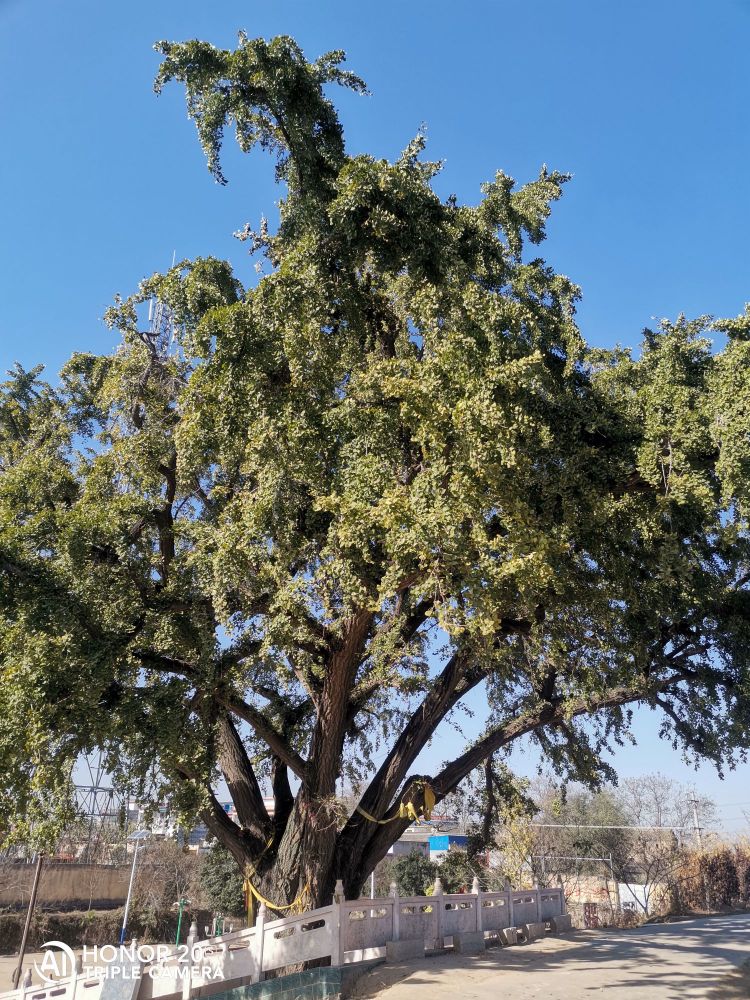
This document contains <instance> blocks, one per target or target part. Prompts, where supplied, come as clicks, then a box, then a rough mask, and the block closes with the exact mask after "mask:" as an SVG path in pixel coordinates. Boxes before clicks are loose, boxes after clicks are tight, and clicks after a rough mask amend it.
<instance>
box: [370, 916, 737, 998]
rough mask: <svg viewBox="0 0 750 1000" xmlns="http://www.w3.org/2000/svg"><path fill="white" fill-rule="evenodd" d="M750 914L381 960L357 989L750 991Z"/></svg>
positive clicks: (630, 994)
mask: <svg viewBox="0 0 750 1000" xmlns="http://www.w3.org/2000/svg"><path fill="white" fill-rule="evenodd" d="M746 961H750V914H741V915H733V916H720V917H709V918H707V919H702V920H690V921H684V922H679V923H673V924H650V925H648V926H646V927H640V928H638V929H637V930H630V931H612V930H599V931H575V932H573V933H572V934H570V935H566V937H565V938H550V937H548V938H546V939H544V940H543V941H537V942H534V943H533V944H529V945H519V946H518V947H515V948H503V949H497V948H493V949H491V950H489V951H488V952H486V954H485V955H484V956H481V957H469V956H461V955H457V956H455V957H454V956H453V955H452V954H446V955H441V956H439V957H436V958H431V959H425V961H424V962H422V963H405V964H404V965H401V966H378V967H377V968H376V969H374V970H373V971H372V972H371V973H370V974H369V975H368V976H366V977H365V978H363V979H362V980H360V982H359V983H358V984H357V988H356V991H355V996H357V997H360V998H364V997H376V996H377V997H378V1000H455V998H456V997H459V998H461V1000H497V997H502V998H504V1000H536V998H539V1000H588V998H591V1000H593V998H594V997H603V998H604V1000H684V998H691V1000H693V998H707V1000H708V998H710V1000H719V998H722V1000H724V998H726V1000H730V998H732V1000H733V998H735V997H736V998H740V997H750V972H743V971H741V970H740V966H741V965H742V964H743V963H744V962H746Z"/></svg>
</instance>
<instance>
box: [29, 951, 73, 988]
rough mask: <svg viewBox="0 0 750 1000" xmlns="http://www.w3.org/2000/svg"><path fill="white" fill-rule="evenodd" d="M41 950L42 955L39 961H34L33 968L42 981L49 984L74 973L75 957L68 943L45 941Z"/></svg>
mask: <svg viewBox="0 0 750 1000" xmlns="http://www.w3.org/2000/svg"><path fill="white" fill-rule="evenodd" d="M42 951H43V952H44V956H43V958H42V960H41V962H34V969H35V971H36V974H37V975H38V976H39V978H40V979H41V980H42V982H44V983H47V984H49V983H53V982H54V981H55V980H56V979H67V978H68V977H70V976H72V975H74V973H75V970H76V957H75V954H74V952H73V949H72V948H71V947H70V945H67V944H65V943H64V942H63V941H45V942H44V944H43V945H42Z"/></svg>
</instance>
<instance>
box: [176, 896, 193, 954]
mask: <svg viewBox="0 0 750 1000" xmlns="http://www.w3.org/2000/svg"><path fill="white" fill-rule="evenodd" d="M176 905H177V906H178V907H179V911H178V913H177V937H176V938H175V942H174V943H175V944H179V943H180V930H181V928H182V911H183V910H184V909H185V907H186V906H190V900H189V899H185V897H184V896H180V898H179V899H178V900H177V904H176Z"/></svg>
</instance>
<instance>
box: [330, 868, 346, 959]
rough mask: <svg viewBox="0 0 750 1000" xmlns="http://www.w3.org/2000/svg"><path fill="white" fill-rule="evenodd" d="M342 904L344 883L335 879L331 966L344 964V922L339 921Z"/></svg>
mask: <svg viewBox="0 0 750 1000" xmlns="http://www.w3.org/2000/svg"><path fill="white" fill-rule="evenodd" d="M343 902H344V883H343V882H342V881H341V879H340V878H339V879H336V887H335V888H334V890H333V913H332V927H331V935H332V940H331V965H343V964H344V946H343V937H344V921H343V920H342V919H341V904H342V903H343Z"/></svg>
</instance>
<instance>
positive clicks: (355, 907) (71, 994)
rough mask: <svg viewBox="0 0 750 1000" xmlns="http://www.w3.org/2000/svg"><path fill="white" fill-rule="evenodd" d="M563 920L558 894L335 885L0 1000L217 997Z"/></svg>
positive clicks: (559, 891) (555, 891)
mask: <svg viewBox="0 0 750 1000" xmlns="http://www.w3.org/2000/svg"><path fill="white" fill-rule="evenodd" d="M563 914H565V897H564V895H563V890H562V888H560V887H555V888H550V889H540V888H538V887H536V888H534V889H521V890H512V889H510V887H508V888H506V889H505V890H503V891H501V892H482V891H481V889H480V887H479V882H478V880H476V879H475V880H474V885H473V887H472V892H470V893H444V892H443V889H442V885H441V883H440V880H439V879H438V880H436V883H435V888H434V891H433V894H432V895H431V896H399V895H398V893H397V890H396V886H395V884H392V885H391V894H390V895H389V896H385V897H380V898H376V899H357V900H345V899H344V898H343V889H342V886H341V883H337V885H336V893H335V895H334V899H333V902H332V903H331V905H330V906H323V907H320V908H319V909H316V910H310V911H308V912H307V913H303V914H300V915H297V916H291V917H283V918H281V919H279V920H268V919H267V911H266V908H265V906H263V905H261V906H260V909H259V913H258V918H257V921H256V924H255V926H254V927H249V928H246V929H245V930H241V931H236V932H234V933H231V934H224V935H221V936H218V937H213V938H209V939H207V940H203V941H198V940H196V939H195V938H196V936H197V928H196V927H195V925H193V927H192V928H191V935H190V937H189V938H188V942H187V946H186V947H183V948H180V949H174V950H173V951H172V952H171V953H170V954H169V955H168V956H167V957H166V958H165V959H163V960H161V961H159V962H152V963H150V964H145V965H136V966H132V967H131V966H130V965H129V964H128V960H127V958H124V960H123V956H120V957H118V958H117V959H116V960H115V961H114V962H112V963H111V969H112V971H113V970H114V967H115V966H120V967H122V969H124V971H120V972H119V973H118V974H116V975H114V976H113V975H112V972H110V973H109V974H108V975H107V976H103V977H101V978H95V977H92V978H89V979H84V978H83V977H81V976H78V977H73V978H71V979H67V980H60V981H58V982H55V983H53V984H52V985H50V986H43V987H39V986H36V987H35V986H31V987H28V988H21V989H19V990H13V991H11V992H9V993H3V994H0V1000H109V995H110V993H112V990H111V986H110V984H111V982H112V981H113V980H114V981H116V980H119V982H120V985H119V987H118V989H117V991H116V992H117V995H118V997H121V996H122V992H123V991H122V985H123V982H124V981H126V980H127V981H133V988H132V989H131V990H129V991H127V992H128V1000H167V998H177V997H180V998H182V1000H188V998H190V997H193V996H199V995H202V994H203V993H209V992H216V991H217V988H218V987H219V986H220V985H221V987H222V988H224V987H231V986H237V985H241V984H245V983H256V982H259V981H260V980H261V979H262V978H263V976H264V974H265V973H266V972H271V971H273V970H276V969H281V968H284V967H285V966H290V965H298V964H300V963H303V962H309V961H313V960H316V959H325V958H330V961H331V965H334V966H341V965H346V964H350V963H353V962H360V961H364V960H367V959H371V958H376V957H379V956H382V955H383V954H385V952H386V946H387V945H389V946H390V943H391V942H411V943H413V944H416V945H418V946H419V948H422V947H423V948H426V949H440V948H442V947H444V946H445V944H446V943H448V941H451V940H456V939H459V938H460V937H461V936H463V935H472V934H475V935H480V936H481V937H484V936H486V935H488V934H490V935H492V934H497V935H499V936H500V937H501V938H502V935H503V934H504V933H505V932H506V931H508V929H513V928H521V927H525V928H529V927H541V928H542V930H543V928H544V924H545V923H546V922H547V921H550V920H554V919H555V918H559V917H561V916H562V915H563ZM526 934H527V935H528V930H527V931H526ZM502 939H503V940H506V938H502ZM125 954H127V953H125ZM112 995H113V996H114V994H112Z"/></svg>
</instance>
